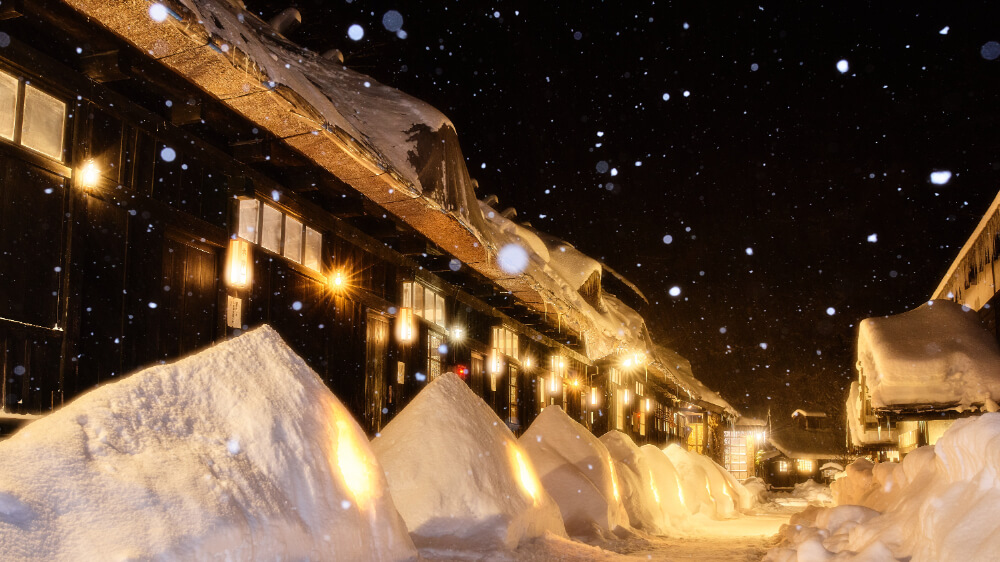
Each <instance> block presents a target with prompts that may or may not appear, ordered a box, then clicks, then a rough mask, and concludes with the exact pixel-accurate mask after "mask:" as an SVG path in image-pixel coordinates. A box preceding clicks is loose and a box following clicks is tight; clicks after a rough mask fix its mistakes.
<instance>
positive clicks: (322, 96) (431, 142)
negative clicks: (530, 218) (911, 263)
mask: <svg viewBox="0 0 1000 562" xmlns="http://www.w3.org/2000/svg"><path fill="white" fill-rule="evenodd" d="M180 1H181V2H182V3H183V5H184V6H185V7H186V8H187V9H188V10H190V11H191V12H192V13H193V14H195V16H196V17H197V18H198V23H199V24H201V25H202V26H203V27H204V28H205V30H206V31H207V32H208V33H209V35H210V36H213V37H217V38H219V39H220V40H221V43H222V44H224V45H226V47H227V52H228V53H230V54H231V55H234V54H235V52H236V50H237V49H238V50H239V51H240V52H242V53H244V54H245V55H246V56H247V57H248V58H249V59H250V60H251V61H252V62H253V63H255V64H256V65H257V66H258V67H259V68H260V69H262V70H263V72H264V73H265V74H266V75H267V78H268V80H269V81H270V82H269V83H268V84H266V86H268V87H269V88H275V87H277V86H279V85H280V86H284V87H287V88H289V89H290V90H292V91H294V92H295V94H296V95H298V96H299V97H301V98H302V100H304V101H305V102H306V103H308V104H309V105H310V106H311V108H303V109H304V110H308V109H311V110H313V111H315V112H316V113H318V114H319V115H321V116H322V118H323V119H324V120H325V121H326V122H327V123H328V124H329V125H331V126H333V127H336V128H339V129H340V130H342V131H344V132H345V133H346V134H348V135H349V136H350V137H352V138H353V139H355V140H356V141H358V142H359V143H360V144H361V145H362V146H364V147H367V149H368V150H369V151H371V152H374V153H375V154H377V156H379V157H380V159H381V160H382V161H383V162H384V164H387V165H388V166H389V167H391V169H393V170H394V171H396V172H397V173H398V174H399V175H400V176H401V177H402V178H403V179H404V180H405V181H406V182H408V183H410V184H411V185H412V186H413V187H414V188H415V189H416V190H417V191H418V192H419V193H421V194H422V195H424V196H425V197H427V198H429V199H431V200H433V201H436V202H437V203H438V204H440V205H441V206H442V208H443V209H444V210H445V211H448V212H454V213H455V214H456V215H457V216H459V217H462V218H463V219H465V221H466V222H467V223H468V224H469V225H471V226H472V227H473V228H474V229H477V230H478V229H479V228H480V227H481V226H482V217H481V215H480V214H479V207H478V204H477V203H476V200H475V194H474V192H473V188H472V182H471V179H470V178H469V172H468V169H467V167H466V165H465V159H464V157H463V156H462V152H461V148H460V147H459V144H458V136H457V133H456V131H455V127H454V125H453V124H452V123H451V121H450V120H449V119H448V118H447V117H446V116H445V115H444V114H442V113H441V112H440V111H438V110H437V109H435V108H434V107H432V106H431V105H429V104H427V103H425V102H423V101H421V100H419V99H416V98H414V97H412V96H409V95H406V94H404V93H403V92H401V91H399V90H397V89H395V88H391V87H389V86H386V85H384V84H381V83H379V82H377V81H375V80H374V79H372V78H371V77H369V76H366V75H364V74H361V73H358V72H355V71H353V70H350V69H348V68H346V67H345V66H343V65H342V64H339V63H337V62H336V61H334V60H329V59H324V58H323V57H321V56H319V54H317V53H314V52H311V51H308V50H306V49H303V48H301V47H299V46H298V45H295V44H294V43H291V42H289V41H287V40H284V39H283V38H282V37H281V36H279V35H277V34H274V33H273V32H271V31H270V28H269V27H268V26H267V25H266V24H263V23H262V22H260V20H257V19H256V17H255V16H253V15H252V14H250V13H249V12H246V11H245V10H243V9H241V8H240V7H239V6H237V5H235V4H234V3H232V2H227V1H225V0H180Z"/></svg>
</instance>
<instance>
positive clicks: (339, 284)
mask: <svg viewBox="0 0 1000 562" xmlns="http://www.w3.org/2000/svg"><path fill="white" fill-rule="evenodd" d="M327 284H329V285H330V288H331V289H333V290H334V291H337V292H340V291H343V290H344V289H346V288H347V278H346V277H345V276H344V272H343V271H341V270H339V269H337V270H334V271H332V272H331V273H330V276H329V277H327Z"/></svg>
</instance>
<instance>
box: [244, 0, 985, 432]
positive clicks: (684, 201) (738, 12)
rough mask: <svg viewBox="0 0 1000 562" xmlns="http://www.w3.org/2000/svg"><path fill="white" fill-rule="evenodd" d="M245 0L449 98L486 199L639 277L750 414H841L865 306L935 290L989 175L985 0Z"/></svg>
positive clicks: (981, 206)
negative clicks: (390, 22) (934, 2)
mask: <svg viewBox="0 0 1000 562" xmlns="http://www.w3.org/2000/svg"><path fill="white" fill-rule="evenodd" d="M246 1H247V6H248V8H249V9H251V10H253V11H256V12H257V13H259V14H261V16H262V17H263V18H264V19H267V18H269V17H271V16H273V15H274V14H275V13H277V12H278V11H280V10H281V9H282V8H284V7H286V6H295V7H298V8H299V9H300V10H301V12H302V13H303V16H304V23H303V25H302V26H301V27H299V28H298V29H297V30H295V31H292V32H290V33H289V34H288V35H289V38H290V39H292V40H294V41H296V42H298V43H300V44H302V45H304V46H306V47H309V48H311V49H314V50H317V51H325V50H326V49H329V48H334V47H336V48H339V49H341V50H342V51H343V52H344V53H345V55H346V64H347V65H348V66H349V67H351V68H354V69H356V70H359V71H361V72H364V73H366V74H370V75H371V76H373V77H375V78H376V79H378V80H380V81H382V82H384V83H386V84H389V85H391V86H394V87H397V88H399V89H401V90H403V91H405V92H407V93H409V94H412V95H414V96H416V97H418V98H421V99H423V100H425V101H427V102H429V103H431V104H432V105H434V106H436V107H437V108H439V109H441V110H442V111H444V112H445V113H446V114H447V115H448V116H449V117H450V118H451V119H452V121H453V122H454V123H455V125H456V127H457V129H458V133H459V138H460V140H461V142H462V148H463V151H464V153H465V155H466V158H467V163H468V165H469V169H470V172H471V173H472V175H473V177H475V178H477V179H478V180H479V183H480V192H479V197H483V196H484V195H486V194H489V193H495V194H497V195H498V196H499V199H500V207H501V208H504V207H508V206H513V207H515V208H516V209H517V210H518V219H519V220H522V221H523V220H529V221H530V222H531V223H532V224H533V225H534V226H535V227H537V228H539V229H541V230H544V231H547V232H550V233H552V234H555V235H557V236H561V237H564V238H566V239H567V240H569V241H570V242H571V243H573V244H574V245H576V246H577V247H578V248H580V249H581V250H583V251H584V252H586V253H588V254H590V255H593V256H595V257H598V258H600V259H602V260H604V261H606V262H607V263H608V264H609V265H610V266H612V267H614V268H616V269H618V270H619V271H620V272H621V273H623V274H624V275H626V276H627V277H629V278H631V279H632V280H634V281H635V282H636V283H637V284H638V285H639V286H640V287H641V288H642V289H643V290H644V291H645V293H646V295H647V296H648V297H649V299H650V301H651V305H650V306H648V307H646V308H644V309H643V310H642V311H641V312H642V314H643V315H644V316H645V318H646V319H647V322H648V323H649V324H650V327H651V330H652V331H653V334H654V338H658V339H659V340H660V342H661V343H663V344H665V345H668V346H670V347H674V348H676V349H677V350H678V351H680V352H681V353H682V354H683V355H685V356H686V357H688V358H690V359H691V361H692V363H693V366H694V369H695V374H696V375H698V376H699V378H701V379H702V380H703V381H705V382H706V383H707V384H708V385H709V386H711V387H712V388H714V389H716V390H718V391H720V392H721V393H722V394H723V396H724V397H725V398H726V399H727V400H729V401H730V402H731V403H732V404H733V405H734V406H735V407H737V408H738V409H740V410H741V411H743V412H744V413H746V414H749V415H754V416H758V417H764V416H765V415H767V411H768V409H769V408H770V409H771V413H772V415H774V416H775V417H776V418H780V417H784V416H787V415H789V414H790V412H791V411H792V410H794V409H795V408H799V407H803V408H808V409H819V410H824V411H826V412H828V413H829V414H831V415H833V416H836V417H837V419H840V418H841V417H842V415H843V402H844V398H845V397H846V389H847V387H848V385H849V382H850V380H852V377H853V376H854V371H853V365H854V361H855V359H854V337H855V332H856V326H857V323H858V322H859V321H860V320H861V319H863V318H866V317H869V316H874V315H886V314H897V313H900V312H903V311H905V310H909V309H912V308H915V307H916V306H918V305H919V304H920V303H921V302H923V301H925V300H926V299H927V298H929V297H930V295H931V293H932V292H933V290H934V289H935V287H936V286H937V284H938V282H939V281H940V280H941V278H942V276H943V275H944V274H945V272H946V270H947V269H948V266H949V265H950V264H951V262H952V260H953V259H954V258H955V256H956V254H957V252H958V250H959V248H960V247H961V246H962V244H963V243H964V242H965V240H966V239H967V237H968V236H969V235H970V234H971V232H972V230H973V229H974V227H975V225H976V224H977V222H978V221H979V219H980V218H981V216H982V214H983V213H984V212H985V211H986V208H987V207H988V206H989V204H990V202H991V201H992V199H993V197H994V195H995V194H996V192H997V189H998V187H1000V182H998V181H997V180H998V178H1000V141H998V138H997V130H998V129H997V127H998V125H1000V118H998V117H1000V116H998V107H1000V60H989V57H988V56H985V55H984V53H983V46H984V45H985V44H986V43H987V42H990V41H1000V26H998V25H997V22H998V21H1000V19H998V17H997V16H998V15H1000V9H998V8H996V7H991V3H976V4H971V5H970V4H966V5H962V6H958V7H951V6H947V7H946V6H945V5H944V4H945V3H939V5H938V7H937V8H934V9H930V8H927V7H921V6H919V3H917V4H912V3H900V2H885V3H873V4H877V5H868V4H866V3H856V2H855V3H851V2H846V3H845V2H833V3H829V4H828V5H827V6H825V7H817V6H805V5H804V4H807V3H801V4H797V3H774V2H766V3H743V4H741V5H739V6H736V7H722V6H713V5H696V4H701V3H694V2H686V3H678V2H675V3H669V2H655V3H652V2H651V3H648V4H645V5H642V6H637V5H632V3H618V2H586V3H585V2H563V1H560V2H523V3H511V2H499V1H498V2H492V3H488V2H469V1H464V2H460V1H457V0H455V1H441V2H437V1H428V2H389V1H386V2H363V1H360V0H356V1H353V2H351V1H349V0H348V1H345V0H330V1H327V2H322V1H313V2H308V1H298V2H274V1H271V0H246ZM705 4H712V3H705ZM808 4H812V3H808ZM992 4H995V3H992ZM389 10H395V11H397V12H399V13H400V14H401V15H402V17H403V26H402V29H403V31H404V32H405V35H406V37H405V38H401V37H399V34H397V33H393V32H390V31H388V30H387V29H386V27H385V26H384V25H383V16H384V15H385V14H386V12H387V11H389ZM352 24H358V25H360V26H362V28H363V29H364V32H365V34H364V37H363V38H362V39H361V40H359V41H354V40H351V39H350V38H349V37H348V28H349V26H351V25H352ZM946 27H947V30H946V33H943V30H945V28H946ZM994 58H995V57H994ZM841 59H846V60H847V61H848V63H849V65H850V69H849V71H848V72H847V73H844V74H842V73H840V72H838V70H837V62H838V61H840V60H841ZM685 91H687V92H689V95H688V96H686V95H685ZM665 94H668V95H669V99H664V98H665ZM640 162H641V165H640V164H639V163H640ZM602 163H606V164H607V166H606V167H605V165H604V164H602ZM612 168H614V169H615V171H616V172H617V173H616V174H615V175H612V174H613V172H612V170H611V169H612ZM935 170H949V171H951V172H952V174H953V176H952V179H951V181H950V182H948V183H947V184H946V185H933V184H932V183H931V182H930V179H929V176H930V174H931V172H932V171H935ZM873 234H874V235H875V237H874V238H871V239H872V240H876V241H870V237H871V235H873ZM667 235H669V236H671V237H672V241H671V242H670V243H669V244H668V243H666V242H665V236H667ZM748 248H751V249H752V252H753V253H752V255H748V252H747V249H748ZM672 287H678V288H679V289H680V294H679V295H678V296H671V294H670V289H671V288H672ZM831 307H832V308H833V309H834V310H833V312H834V314H832V315H830V314H828V308H831ZM765 345H766V348H765Z"/></svg>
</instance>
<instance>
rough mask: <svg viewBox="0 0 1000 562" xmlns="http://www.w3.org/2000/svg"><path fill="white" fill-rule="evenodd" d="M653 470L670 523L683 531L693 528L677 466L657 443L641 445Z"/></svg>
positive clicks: (663, 507)
mask: <svg viewBox="0 0 1000 562" xmlns="http://www.w3.org/2000/svg"><path fill="white" fill-rule="evenodd" d="M639 450H641V451H642V455H643V457H645V459H646V462H647V463H648V464H649V468H650V470H652V472H653V483H654V484H655V485H656V492H657V495H658V496H659V498H660V501H659V504H660V510H661V511H662V512H663V516H664V518H665V519H666V520H667V521H669V522H670V524H671V525H672V526H673V527H674V528H676V529H678V530H680V531H683V532H687V531H690V530H691V512H690V511H689V510H688V508H687V506H686V505H685V503H684V496H683V494H684V491H683V486H682V485H681V479H680V475H679V474H678V472H677V468H676V467H674V464H673V463H672V462H670V459H669V458H667V455H665V454H663V451H661V450H660V449H659V448H657V447H656V446H655V445H643V446H642V447H640V449H639Z"/></svg>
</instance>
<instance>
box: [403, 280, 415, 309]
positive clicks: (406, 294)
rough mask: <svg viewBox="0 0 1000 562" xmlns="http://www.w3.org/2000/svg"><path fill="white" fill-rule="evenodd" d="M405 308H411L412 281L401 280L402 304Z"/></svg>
mask: <svg viewBox="0 0 1000 562" xmlns="http://www.w3.org/2000/svg"><path fill="white" fill-rule="evenodd" d="M402 306H404V307H406V308H413V283H411V282H410V281H405V282H403V304H402Z"/></svg>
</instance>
